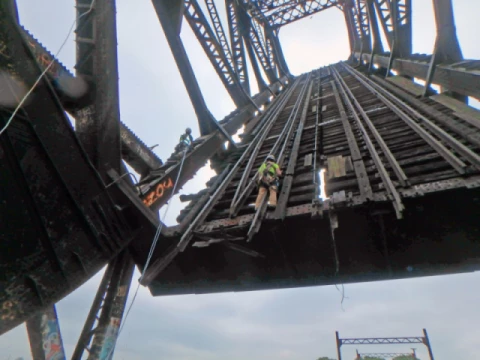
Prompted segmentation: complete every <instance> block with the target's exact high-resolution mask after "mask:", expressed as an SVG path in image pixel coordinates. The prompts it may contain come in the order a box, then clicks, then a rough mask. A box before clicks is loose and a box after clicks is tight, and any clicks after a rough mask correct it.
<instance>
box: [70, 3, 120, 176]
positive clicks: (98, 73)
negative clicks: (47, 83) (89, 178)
mask: <svg viewBox="0 0 480 360" xmlns="http://www.w3.org/2000/svg"><path fill="white" fill-rule="evenodd" d="M77 14H78V17H79V18H80V16H81V14H88V15H85V16H82V17H81V18H80V21H79V22H78V24H77V39H76V40H77V44H78V49H79V50H80V49H84V48H86V47H87V48H88V50H86V51H88V54H89V55H91V61H89V62H84V59H85V55H86V53H84V52H83V51H79V52H78V53H77V65H76V68H77V71H78V72H79V74H82V75H85V76H87V77H91V78H93V79H94V81H95V94H94V100H93V104H92V105H90V106H89V107H88V108H87V109H84V110H82V111H81V112H77V122H76V127H75V130H76V133H77V135H78V137H79V139H80V141H81V142H82V144H83V146H84V148H85V150H86V152H87V153H88V155H89V157H90V160H91V161H92V162H93V164H94V165H95V167H96V168H97V170H98V171H99V173H100V176H102V178H104V179H108V177H107V175H106V172H107V171H108V170H109V169H115V170H116V171H118V172H120V160H121V155H120V154H121V143H120V106H119V98H118V91H119V90H118V61H117V29H116V6H115V1H114V0H99V1H96V2H95V3H94V5H93V7H92V2H91V1H90V0H77ZM98 14H99V15H98ZM97 15H98V16H100V17H101V19H102V20H101V21H96V19H95V17H96V16H97ZM89 30H93V31H92V32H91V33H88V31H89Z"/></svg>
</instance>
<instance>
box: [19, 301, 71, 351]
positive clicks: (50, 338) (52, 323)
mask: <svg viewBox="0 0 480 360" xmlns="http://www.w3.org/2000/svg"><path fill="white" fill-rule="evenodd" d="M26 325H27V333H28V339H29V340H30V350H31V352H32V357H33V359H35V360H47V359H55V360H64V359H65V352H64V350H63V341H62V336H61V334H60V325H59V323H58V317H57V311H56V309H55V305H52V306H51V307H50V308H49V309H48V310H45V311H44V312H42V313H39V314H36V315H34V316H33V317H31V318H30V319H28V321H27V322H26Z"/></svg>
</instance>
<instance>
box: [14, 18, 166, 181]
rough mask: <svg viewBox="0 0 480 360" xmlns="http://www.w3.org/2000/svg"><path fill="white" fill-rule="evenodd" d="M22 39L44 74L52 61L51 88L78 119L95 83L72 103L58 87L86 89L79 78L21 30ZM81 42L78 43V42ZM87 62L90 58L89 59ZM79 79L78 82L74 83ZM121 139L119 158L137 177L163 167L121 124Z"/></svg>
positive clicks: (147, 148) (87, 103)
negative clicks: (120, 156) (71, 86)
mask: <svg viewBox="0 0 480 360" xmlns="http://www.w3.org/2000/svg"><path fill="white" fill-rule="evenodd" d="M21 29H22V35H23V37H24V38H25V40H26V41H27V44H28V45H29V47H30V49H31V50H32V52H33V53H34V54H35V58H36V60H37V63H38V64H39V65H40V67H41V68H42V70H45V69H46V68H47V67H48V65H49V64H50V63H51V62H52V60H53V62H54V63H53V65H52V66H51V67H50V70H49V71H48V72H47V76H48V78H49V80H50V81H51V82H52V85H53V86H54V87H55V90H56V92H57V94H59V99H60V101H61V102H62V105H63V107H64V108H65V109H66V110H67V111H68V112H69V113H70V114H72V116H76V115H79V114H80V113H82V112H84V111H82V108H84V107H85V106H87V107H88V105H89V104H90V103H91V99H90V98H91V95H92V94H93V92H94V89H95V86H94V83H93V82H91V81H88V85H87V86H88V91H87V94H86V95H85V96H84V97H83V99H77V98H75V99H73V98H72V97H70V96H68V93H66V92H65V86H58V85H59V84H67V85H68V84H71V85H74V86H78V85H80V86H81V85H86V84H84V83H83V81H82V78H81V77H80V76H78V77H76V78H75V77H74V76H73V74H72V73H71V72H70V71H69V70H68V69H67V68H66V67H65V66H64V65H63V64H62V63H61V62H59V61H58V59H56V58H55V57H54V56H53V54H52V53H51V52H50V51H48V50H47V49H46V48H45V47H44V46H43V45H42V44H41V43H40V42H39V41H38V40H37V39H36V38H35V37H34V36H33V35H32V34H30V33H29V32H28V31H27V30H26V29H24V28H23V27H22V28H21ZM79 38H80V39H79ZM79 41H81V37H80V36H79V35H77V43H78V48H81V46H88V44H89V42H88V41H85V40H84V42H85V45H82V44H80V43H79ZM87 58H91V56H88V57H87ZM82 63H83V64H85V60H84V59H82ZM85 71H86V68H85V66H84V67H83V72H84V74H85ZM76 79H78V80H79V81H76ZM120 138H121V142H122V150H121V151H122V158H123V159H124V160H125V161H126V162H127V163H128V164H129V165H130V166H131V167H132V168H133V169H134V170H135V171H136V172H138V173H139V174H140V175H142V176H144V175H146V174H147V173H148V172H149V171H150V170H153V169H156V168H159V167H160V166H162V165H163V163H162V160H160V159H159V158H158V156H157V155H156V154H155V153H154V152H153V151H151V150H150V148H149V147H148V146H147V145H146V144H144V143H143V142H142V141H141V140H140V139H139V138H138V137H137V136H136V135H135V133H133V131H131V130H130V129H129V128H128V127H127V126H126V125H125V124H124V123H123V122H121V121H120Z"/></svg>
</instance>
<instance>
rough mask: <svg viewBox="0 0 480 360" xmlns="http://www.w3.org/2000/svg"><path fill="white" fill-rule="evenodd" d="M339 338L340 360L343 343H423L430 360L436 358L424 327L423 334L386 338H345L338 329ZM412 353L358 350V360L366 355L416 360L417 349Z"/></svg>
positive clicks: (338, 350) (340, 358) (338, 352)
mask: <svg viewBox="0 0 480 360" xmlns="http://www.w3.org/2000/svg"><path fill="white" fill-rule="evenodd" d="M335 337H336V340H337V355H338V360H342V353H341V347H342V346H343V345H392V344H423V345H425V346H426V348H427V350H428V355H429V357H430V360H434V358H433V351H432V347H431V345H430V340H429V338H428V334H427V330H425V329H423V336H409V337H385V338H345V339H341V338H340V336H339V333H338V331H337V332H335ZM412 350H413V352H412V353H368V354H367V353H362V354H360V353H359V352H358V350H357V360H361V359H363V357H365V356H372V357H381V358H393V357H396V356H409V357H411V358H412V360H416V359H417V357H416V354H415V349H412Z"/></svg>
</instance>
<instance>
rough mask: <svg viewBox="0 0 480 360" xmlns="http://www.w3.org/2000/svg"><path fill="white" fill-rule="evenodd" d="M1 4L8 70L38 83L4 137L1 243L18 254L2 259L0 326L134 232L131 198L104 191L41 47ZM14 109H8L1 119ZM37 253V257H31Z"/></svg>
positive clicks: (52, 295) (52, 294) (84, 275)
mask: <svg viewBox="0 0 480 360" xmlns="http://www.w3.org/2000/svg"><path fill="white" fill-rule="evenodd" d="M3 6H4V4H2V5H0V12H1V14H0V15H2V16H1V18H2V20H3V21H2V22H1V26H0V41H1V42H2V43H3V44H7V46H6V48H5V49H6V52H4V55H7V56H6V57H5V56H2V58H1V60H2V61H1V64H0V66H1V68H2V70H3V71H4V72H5V75H4V76H7V74H12V75H13V74H14V75H15V77H16V78H18V79H19V81H21V82H23V83H24V84H26V86H27V87H32V85H33V84H34V83H36V82H37V81H39V82H38V86H36V87H34V88H33V89H32V90H33V92H32V95H31V96H30V98H29V101H27V102H26V103H24V105H23V107H22V109H21V110H20V112H18V113H16V115H15V117H14V118H13V121H12V122H11V123H10V126H9V127H8V128H7V129H6V131H5V132H4V133H3V134H2V136H1V137H0V142H1V148H2V152H1V153H2V155H3V157H4V160H5V161H2V162H0V163H1V167H2V169H1V170H0V173H1V177H2V180H1V182H2V184H4V186H3V189H2V190H3V191H2V199H4V201H3V202H2V204H1V209H0V212H1V217H2V220H4V221H2V224H4V226H2V229H1V231H0V238H1V241H0V244H1V246H2V247H3V249H2V250H1V251H2V252H4V251H5V250H4V249H7V248H8V251H7V252H11V254H12V257H11V259H8V258H6V259H4V260H5V261H4V262H3V263H2V269H3V270H2V271H6V274H8V276H7V277H5V278H4V279H0V282H1V284H0V286H1V287H2V288H4V289H6V291H4V292H0V304H1V306H0V319H1V321H0V333H3V332H5V331H7V330H9V329H10V328H11V327H13V326H16V325H18V324H19V323H21V322H23V321H25V320H26V319H27V318H28V317H29V316H31V315H32V314H34V313H37V312H39V311H43V310H44V309H47V308H48V307H49V306H50V305H51V304H53V303H55V302H57V301H59V300H60V299H61V298H63V297H64V296H66V295H67V294H69V293H70V292H71V291H73V290H74V289H75V288H77V287H78V286H80V285H81V284H82V283H83V282H85V281H86V280H88V279H89V278H90V277H91V276H93V275H94V274H95V273H96V272H97V271H98V270H99V269H100V268H101V267H102V266H103V265H104V264H105V263H106V262H108V260H109V259H111V258H113V257H114V256H116V255H117V254H118V253H119V252H120V251H121V250H122V249H123V248H125V247H126V246H127V245H128V243H129V242H130V241H131V240H132V233H133V232H134V231H136V226H135V224H129V225H127V224H126V222H125V219H124V217H123V215H122V213H121V210H119V209H121V208H123V207H124V206H125V205H126V204H125V203H124V202H123V201H121V200H119V199H118V198H116V197H115V201H114V199H113V197H114V196H115V195H116V193H115V192H114V191H113V189H112V191H106V186H105V182H104V181H103V179H102V178H100V176H99V174H98V171H97V170H96V169H94V167H93V166H92V163H91V162H90V161H89V159H88V157H87V155H86V153H85V151H84V149H83V147H82V146H81V144H80V143H79V141H78V138H77V136H76V135H75V133H74V132H73V129H72V127H71V125H70V123H69V121H68V119H67V117H66V114H65V112H64V109H63V108H62V106H61V103H60V102H59V99H58V98H57V96H56V94H55V92H54V89H53V87H52V86H51V84H50V82H49V81H48V79H47V78H45V77H44V78H40V80H38V79H39V76H40V74H41V73H42V71H43V70H42V68H41V67H40V65H39V64H38V63H37V62H36V56H35V53H34V52H33V51H32V49H31V47H30V46H28V45H27V44H26V40H25V38H24V37H23V31H22V30H21V29H20V28H19V27H18V25H17V24H16V23H15V21H14V20H12V18H11V17H9V16H7V15H6V14H7V13H6V12H5V8H4V7H3ZM12 110H13V109H9V108H7V107H5V108H3V111H2V113H1V117H0V122H1V123H2V126H3V124H4V120H7V119H9V118H10V117H11V116H12V115H13V113H12ZM52 129H54V130H55V131H52ZM7 209H8V210H7ZM6 210H7V211H6ZM24 221H28V223H29V225H28V226H25V225H24ZM8 224H10V225H11V224H19V225H18V226H14V227H12V226H8ZM13 239H14V240H15V242H12V240H13ZM18 244H21V245H22V246H21V248H19V247H18ZM32 258H35V259H36V260H35V261H34V262H31V261H29V260H28V259H32Z"/></svg>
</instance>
